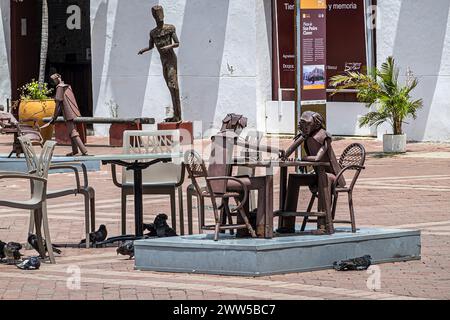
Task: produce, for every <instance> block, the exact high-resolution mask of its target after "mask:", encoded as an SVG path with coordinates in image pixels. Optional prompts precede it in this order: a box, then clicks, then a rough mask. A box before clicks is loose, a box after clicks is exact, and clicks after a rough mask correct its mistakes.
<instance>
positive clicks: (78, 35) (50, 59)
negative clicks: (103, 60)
mask: <svg viewBox="0 0 450 320" xmlns="http://www.w3.org/2000/svg"><path fill="white" fill-rule="evenodd" d="M48 10H49V41H48V55H47V65H46V78H45V81H46V82H48V83H49V84H50V86H51V81H50V75H51V74H53V73H59V74H61V75H62V78H63V79H64V81H65V82H66V83H68V84H70V85H71V86H72V88H73V90H74V93H75V96H76V99H77V102H78V105H79V107H80V111H81V115H82V116H86V117H88V116H92V114H93V108H92V106H93V102H92V64H91V26H90V1H88V0H58V1H48ZM41 11H42V0H38V1H36V0H25V1H23V2H15V1H11V49H12V59H11V62H12V70H11V71H12V72H11V82H12V91H13V93H12V96H13V99H15V100H17V99H18V98H19V92H18V90H17V89H18V88H20V87H21V86H23V85H24V84H25V83H27V82H30V81H31V80H32V79H37V78H38V75H39V56H40V45H41Z"/></svg>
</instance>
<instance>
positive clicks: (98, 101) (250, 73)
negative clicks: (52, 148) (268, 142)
mask: <svg viewBox="0 0 450 320" xmlns="http://www.w3.org/2000/svg"><path fill="white" fill-rule="evenodd" d="M30 1H31V2H33V3H35V5H36V3H39V1H38V0H23V2H22V3H14V1H10V0H0V14H1V20H0V105H1V104H3V105H4V104H5V103H6V99H7V98H9V97H14V96H15V95H16V93H15V91H16V88H17V87H18V86H20V81H19V80H18V79H22V80H21V81H22V82H23V81H25V80H24V79H26V78H30V79H29V80H31V76H30V72H28V71H29V70H31V69H33V68H34V67H27V68H25V67H24V65H23V61H25V60H26V61H28V57H27V55H26V54H25V53H24V57H25V58H20V59H19V58H18V57H22V56H21V55H22V53H21V52H20V51H21V50H25V49H21V45H22V46H24V44H23V43H22V42H23V41H22V40H23V39H25V40H26V42H24V43H25V44H28V46H31V43H32V41H31V40H30V39H26V37H31V36H33V30H34V29H36V28H38V27H36V26H35V23H34V22H33V21H31V20H30V21H24V19H25V20H26V19H27V18H28V19H31V18H29V17H27V16H26V12H25V11H26V10H25V9H24V8H25V7H24V6H26V5H27V2H28V5H31V3H30ZM340 2H342V6H339V7H336V8H342V9H343V10H344V9H345V10H356V9H355V6H357V5H360V4H362V5H363V6H364V10H363V11H362V17H361V19H362V21H365V22H364V23H365V25H364V26H363V27H364V28H368V26H369V25H370V24H371V23H372V20H373V19H375V18H376V22H377V25H376V26H377V28H376V33H372V37H373V39H372V38H371V37H370V36H369V35H368V33H367V32H366V38H365V40H366V41H365V44H363V45H365V46H366V48H362V49H363V50H366V52H367V65H368V66H370V65H371V64H375V63H376V64H378V65H380V64H381V63H382V62H383V61H384V60H385V58H386V57H387V56H389V55H394V57H395V58H396V59H397V61H398V63H399V65H400V66H401V68H402V77H401V78H402V80H404V78H405V77H406V71H407V70H408V69H410V70H412V71H413V72H414V75H415V76H416V77H418V78H419V80H420V85H419V87H418V88H417V90H416V91H415V93H414V95H415V96H417V97H422V98H423V99H424V108H423V109H422V110H421V111H420V112H419V117H418V119H417V120H416V121H414V122H412V121H411V123H409V124H407V125H406V127H405V129H406V133H407V134H408V136H409V138H410V139H412V140H418V141H449V140H450V125H449V123H450V102H449V101H450V90H448V88H450V86H449V84H450V59H449V57H450V10H449V6H450V0H433V1H432V2H430V1H425V0H378V1H377V3H375V2H374V1H368V0H367V1H366V0H359V1H356V0H355V1H352V0H348V1H347V0H342V1H340ZM54 3H58V4H59V6H55V5H54V4H53V5H52V1H49V6H50V40H49V43H50V53H49V63H48V66H47V67H48V72H50V71H58V72H60V73H62V74H63V76H64V74H67V76H66V78H67V79H68V82H69V81H70V82H72V83H73V84H74V86H77V87H76V88H75V89H76V91H77V94H78V95H79V96H80V99H84V100H83V102H82V103H81V104H83V105H84V106H85V107H84V110H83V113H85V115H94V116H107V117H109V116H111V112H112V110H113V109H117V110H118V115H119V116H120V117H131V116H147V117H155V118H156V119H157V121H161V120H162V119H164V118H165V117H166V112H167V109H168V107H170V106H171V99H170V94H169V91H168V90H167V87H166V85H165V83H164V79H163V75H162V67H161V62H160V59H159V54H158V53H157V52H156V51H153V52H150V53H147V54H146V55H144V56H138V55H137V52H138V51H139V50H140V49H142V48H144V47H146V46H147V45H148V37H149V31H150V30H151V29H152V28H153V27H154V26H155V23H154V20H153V18H152V17H151V12H150V8H151V7H152V6H153V5H156V4H161V5H162V6H163V7H164V8H165V13H166V22H167V23H170V24H173V25H175V27H176V29H177V33H178V37H179V39H180V43H181V45H180V48H179V49H177V50H176V52H177V54H178V64H179V78H180V89H181V100H182V107H183V112H184V118H185V119H186V120H190V121H196V128H195V131H196V134H197V135H200V134H201V133H203V132H205V131H207V130H208V129H209V128H212V127H214V126H217V125H218V123H219V122H220V120H221V119H222V118H223V117H224V116H225V115H226V114H227V113H230V112H235V113H241V114H245V115H246V116H247V117H248V118H249V125H250V126H251V127H254V128H257V129H258V130H260V131H264V132H269V133H277V132H278V133H290V132H292V130H293V127H294V123H295V119H294V110H295V104H294V102H293V101H292V100H293V98H294V96H293V95H292V94H289V92H288V93H287V94H285V93H283V92H281V95H280V94H278V93H279V92H278V91H277V88H278V87H277V83H276V81H277V79H276V78H277V75H276V74H275V73H276V72H277V71H275V70H278V69H277V67H278V64H280V63H281V64H282V65H283V61H281V60H282V59H280V58H283V57H276V55H277V54H275V53H274V52H275V51H276V49H277V48H276V46H277V44H278V42H277V41H278V39H277V37H279V36H280V35H281V34H282V33H285V36H286V33H288V34H287V37H288V38H287V39H288V40H289V39H292V41H293V42H295V30H293V29H292V28H290V27H289V30H290V31H289V30H288V31H286V29H285V28H284V29H283V27H282V26H283V25H288V24H289V23H292V20H290V18H289V19H287V18H284V19H285V20H283V14H282V12H278V11H277V5H278V4H279V5H280V7H278V8H283V6H284V8H285V9H286V10H287V11H286V14H290V11H292V10H294V8H292V4H293V3H295V1H293V0H286V1H276V0H212V1H211V0H126V1H125V0H90V1H85V0H84V1H77V0H60V1H59V0H58V1H55V2H54ZM374 4H376V5H377V7H376V10H375V9H374V8H375V7H373V5H374ZM20 6H22V7H20ZM21 10H22V11H21ZM278 10H280V9H278ZM30 11H31V9H30ZM350 12H351V11H349V13H350ZM354 12H356V11H354ZM274 17H277V18H279V17H281V18H280V21H278V20H277V19H275V18H274ZM37 20H39V19H37ZM335 23H336V22H335ZM337 25H338V26H339V25H340V23H339V22H338V23H337ZM33 26H34V27H33ZM61 26H62V27H63V28H62V29H58V28H60V27H61ZM342 26H343V27H342V30H340V32H341V36H344V37H345V34H346V33H348V32H349V30H351V28H350V29H349V28H348V27H347V26H346V27H345V28H344V26H345V24H344V23H342ZM360 27H361V26H355V28H360ZM86 29H88V31H89V32H86ZM52 30H53V31H52ZM34 31H36V30H34ZM366 31H367V30H366ZM52 32H53V35H52ZM61 34H63V35H64V37H61V36H59V37H58V35H61ZM375 37H376V38H375ZM33 38H36V35H35V34H34V36H33ZM64 39H66V40H68V41H66V42H69V44H68V43H65V42H64ZM71 39H72V40H71ZM21 41H22V42H21ZM70 42H71V43H75V44H76V45H75V46H72V47H76V48H77V50H75V49H73V48H71V46H70ZM34 46H36V45H34ZM14 48H16V50H15V51H14ZM26 49H27V50H28V51H29V50H30V48H26ZM11 50H13V51H11ZM337 51H338V50H334V52H333V50H331V51H330V50H328V53H327V54H328V55H333V54H336V52H337ZM12 52H13V53H12ZM277 52H278V53H279V51H277ZM370 52H373V54H371V53H370ZM294 54H295V52H294ZM284 57H285V58H287V59H292V58H294V60H295V57H292V54H287V55H286V56H284ZM277 58H278V59H277ZM30 63H32V62H30ZM284 65H285V66H286V68H287V69H288V70H291V69H292V66H291V64H290V63H284ZM27 72H28V74H27ZM33 72H34V71H33ZM31 73H32V72H31ZM34 77H37V75H35V76H34ZM288 89H289V88H288ZM291 89H293V88H291ZM80 92H82V93H80ZM366 112H367V109H366V108H365V106H364V105H363V104H360V103H357V102H354V100H352V99H347V98H344V99H330V101H329V102H328V103H327V122H328V128H329V130H330V131H331V132H332V133H333V134H336V135H365V136H374V135H377V130H375V129H374V128H362V129H361V128H359V127H358V120H359V118H360V117H361V116H362V115H364V114H365V113H366ZM387 130H388V128H386V127H380V128H379V129H378V133H383V132H386V131H387ZM96 133H97V134H106V133H107V128H106V127H101V126H99V127H97V128H96Z"/></svg>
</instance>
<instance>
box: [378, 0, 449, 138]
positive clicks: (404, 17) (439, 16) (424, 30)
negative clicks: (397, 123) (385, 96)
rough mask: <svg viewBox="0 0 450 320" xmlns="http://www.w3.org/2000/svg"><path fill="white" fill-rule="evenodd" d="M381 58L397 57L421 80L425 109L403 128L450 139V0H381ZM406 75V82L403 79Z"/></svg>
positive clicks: (411, 132)
mask: <svg viewBox="0 0 450 320" xmlns="http://www.w3.org/2000/svg"><path fill="white" fill-rule="evenodd" d="M378 6H379V18H380V20H379V26H378V28H377V43H378V47H377V51H378V52H377V60H378V64H381V63H382V62H383V61H384V60H385V59H386V57H387V56H389V55H393V56H394V57H395V58H396V59H397V62H398V63H399V65H400V67H401V68H402V75H405V73H406V69H407V67H410V68H411V70H412V71H413V72H414V75H415V76H416V77H418V78H419V80H420V84H419V86H418V88H417V89H416V91H415V93H414V97H416V98H423V99H424V108H423V109H422V110H421V111H420V112H419V117H418V119H417V120H416V121H412V120H411V121H410V124H409V125H406V127H405V131H406V133H407V135H408V137H409V139H412V140H418V141H450V0H433V1H429V0H378ZM404 78H405V77H404V76H403V77H402V79H401V80H402V81H404Z"/></svg>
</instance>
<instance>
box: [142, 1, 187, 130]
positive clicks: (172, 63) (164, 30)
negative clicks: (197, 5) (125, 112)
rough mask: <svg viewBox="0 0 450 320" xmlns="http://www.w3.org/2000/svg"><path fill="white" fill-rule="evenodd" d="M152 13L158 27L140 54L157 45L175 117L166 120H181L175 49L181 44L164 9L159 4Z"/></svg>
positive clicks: (151, 32)
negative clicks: (166, 22) (165, 17)
mask: <svg viewBox="0 0 450 320" xmlns="http://www.w3.org/2000/svg"><path fill="white" fill-rule="evenodd" d="M152 15H153V17H154V18H155V21H156V28H155V29H153V30H152V31H150V41H149V47H148V48H144V49H142V50H141V51H139V53H138V54H139V55H142V54H144V53H146V52H147V51H150V50H152V49H153V48H154V47H155V46H156V48H157V49H158V52H159V54H160V56H161V63H162V67H163V74H164V79H165V80H166V83H167V86H168V87H169V91H170V95H171V96H172V105H173V117H172V118H168V119H166V120H165V121H166V122H181V120H182V114H181V101H180V88H179V86H178V62H177V55H176V54H175V51H174V49H175V48H178V47H179V46H180V42H179V40H178V37H177V34H176V30H175V26H173V25H171V24H164V9H163V7H162V6H160V5H157V6H154V7H153V8H152Z"/></svg>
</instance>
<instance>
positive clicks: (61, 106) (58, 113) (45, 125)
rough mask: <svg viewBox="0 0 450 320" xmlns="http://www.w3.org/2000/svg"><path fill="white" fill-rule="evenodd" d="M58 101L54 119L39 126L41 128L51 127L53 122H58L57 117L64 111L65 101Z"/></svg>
mask: <svg viewBox="0 0 450 320" xmlns="http://www.w3.org/2000/svg"><path fill="white" fill-rule="evenodd" d="M55 101H56V108H55V113H54V114H53V117H52V120H50V122H47V123H46V124H44V125H43V126H41V127H39V128H40V129H45V128H47V127H50V126H51V125H52V124H54V123H55V122H56V119H58V117H59V115H60V114H61V112H62V108H63V103H64V102H63V101H58V100H55Z"/></svg>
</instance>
